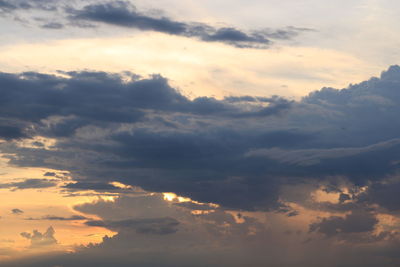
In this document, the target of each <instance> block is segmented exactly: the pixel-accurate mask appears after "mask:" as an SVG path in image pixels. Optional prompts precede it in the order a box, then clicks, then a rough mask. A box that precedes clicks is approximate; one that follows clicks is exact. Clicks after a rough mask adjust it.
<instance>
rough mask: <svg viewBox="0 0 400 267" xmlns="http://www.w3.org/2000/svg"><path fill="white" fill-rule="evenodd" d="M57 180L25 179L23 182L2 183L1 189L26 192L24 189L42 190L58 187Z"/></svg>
mask: <svg viewBox="0 0 400 267" xmlns="http://www.w3.org/2000/svg"><path fill="white" fill-rule="evenodd" d="M57 184H58V182H57V181H56V180H48V179H25V180H23V181H22V182H12V183H2V184H0V188H7V189H12V190H24V189H40V188H49V187H55V186H57Z"/></svg>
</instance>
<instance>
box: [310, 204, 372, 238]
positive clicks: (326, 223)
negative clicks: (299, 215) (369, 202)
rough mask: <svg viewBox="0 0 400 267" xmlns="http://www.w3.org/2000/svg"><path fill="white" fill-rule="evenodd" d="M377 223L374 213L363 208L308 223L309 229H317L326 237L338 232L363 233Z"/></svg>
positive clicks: (370, 229)
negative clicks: (340, 215) (343, 215)
mask: <svg viewBox="0 0 400 267" xmlns="http://www.w3.org/2000/svg"><path fill="white" fill-rule="evenodd" d="M377 223H378V220H377V219H376V217H375V215H374V214H372V213H371V212H365V211H363V210H355V211H353V212H352V213H350V214H349V215H346V216H345V217H344V218H343V217H337V216H333V217H329V218H324V219H322V220H321V221H320V222H317V223H313V224H311V225H310V231H312V232H313V231H317V232H319V233H322V234H324V235H326V236H328V237H331V236H335V235H339V234H350V233H364V232H370V231H373V230H374V227H375V225H376V224H377Z"/></svg>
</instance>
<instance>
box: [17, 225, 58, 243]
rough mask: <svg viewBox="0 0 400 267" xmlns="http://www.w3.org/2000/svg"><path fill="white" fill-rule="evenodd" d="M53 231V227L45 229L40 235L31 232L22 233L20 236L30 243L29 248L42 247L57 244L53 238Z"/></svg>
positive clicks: (37, 232) (36, 232) (34, 231)
mask: <svg viewBox="0 0 400 267" xmlns="http://www.w3.org/2000/svg"><path fill="white" fill-rule="evenodd" d="M54 234H55V231H54V228H53V227H51V226H50V227H49V228H47V230H46V232H44V233H41V232H39V231H37V230H33V232H32V233H28V232H23V233H21V236H22V237H24V238H26V239H28V240H30V241H31V247H32V248H36V247H42V246H50V245H55V244H57V240H56V239H55V237H54Z"/></svg>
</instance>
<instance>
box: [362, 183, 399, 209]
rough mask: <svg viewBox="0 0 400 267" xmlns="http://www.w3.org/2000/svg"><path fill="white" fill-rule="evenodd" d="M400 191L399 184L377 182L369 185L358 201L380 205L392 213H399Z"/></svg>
mask: <svg viewBox="0 0 400 267" xmlns="http://www.w3.org/2000/svg"><path fill="white" fill-rule="evenodd" d="M399 190H400V183H399V182H382V183H380V182H377V183H373V184H371V185H369V186H368V188H367V190H366V191H365V192H364V193H363V194H362V195H361V196H360V197H359V199H358V200H359V201H360V202H364V203H369V204H378V205H379V206H381V207H382V208H385V209H387V210H388V211H390V212H397V211H399V210H400V205H399V201H400V196H399V193H398V192H399Z"/></svg>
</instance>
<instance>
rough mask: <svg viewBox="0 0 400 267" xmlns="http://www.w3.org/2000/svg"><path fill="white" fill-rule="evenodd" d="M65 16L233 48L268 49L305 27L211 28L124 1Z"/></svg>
mask: <svg viewBox="0 0 400 267" xmlns="http://www.w3.org/2000/svg"><path fill="white" fill-rule="evenodd" d="M67 12H68V13H69V19H70V20H71V21H72V22H73V23H75V22H76V21H77V20H78V21H79V20H80V21H88V22H97V23H98V22H100V23H104V24H109V25H114V26H120V27H126V28H135V29H138V30H142V31H156V32H162V33H166V34H171V35H178V36H185V37H190V38H197V39H199V40H202V41H206V42H221V43H226V44H229V45H233V46H236V47H250V48H268V47H269V45H270V44H271V41H270V39H281V40H288V39H292V38H293V37H295V36H297V35H298V34H299V33H301V32H304V31H307V30H309V29H305V28H296V27H287V28H285V29H279V30H276V31H271V30H263V31H252V32H244V31H242V30H239V29H237V28H234V27H223V28H215V27H213V26H210V25H207V24H204V23H186V22H179V21H175V20H172V19H170V18H167V17H163V16H162V17H153V16H149V15H146V14H143V13H141V12H139V11H137V9H136V7H135V6H134V5H133V4H132V3H130V2H127V1H111V2H106V3H101V4H89V5H86V6H84V7H83V8H82V9H74V8H70V9H68V10H67Z"/></svg>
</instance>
